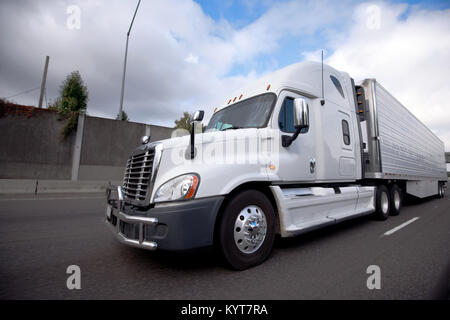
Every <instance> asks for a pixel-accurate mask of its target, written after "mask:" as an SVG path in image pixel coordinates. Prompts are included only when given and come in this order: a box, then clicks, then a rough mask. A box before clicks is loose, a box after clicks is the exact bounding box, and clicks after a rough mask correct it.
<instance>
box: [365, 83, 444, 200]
mask: <svg viewBox="0 0 450 320" xmlns="http://www.w3.org/2000/svg"><path fill="white" fill-rule="evenodd" d="M361 86H362V87H363V88H364V92H365V97H366V100H368V102H369V103H368V104H367V108H368V109H369V110H367V112H368V114H369V117H368V119H367V131H368V140H369V153H371V154H370V156H368V158H369V159H371V160H372V161H375V162H376V161H379V163H378V164H372V165H371V166H367V171H366V177H367V178H374V179H398V180H408V181H432V184H431V186H430V187H429V188H433V190H434V184H436V192H437V181H446V180H447V174H446V171H447V170H446V163H445V149H444V143H443V142H442V141H441V140H440V139H439V138H438V137H437V136H436V135H435V134H434V133H433V132H432V131H431V130H430V129H428V128H427V127H426V126H425V125H424V124H423V123H422V122H421V121H419V120H418V119H417V118H416V117H415V116H414V115H413V114H412V113H411V112H409V110H408V109H406V108H405V107H404V106H403V105H402V104H401V103H400V102H399V101H398V100H397V99H395V98H394V97H393V96H392V95H391V94H390V93H389V92H388V91H387V90H386V89H385V88H384V87H383V86H381V85H380V84H379V83H378V82H377V81H376V80H375V79H366V80H364V81H363V82H362V84H361ZM424 107H426V106H424ZM371 142H372V145H371ZM424 183H425V184H426V182H424ZM408 186H409V188H410V189H411V190H412V189H413V188H414V184H412V183H408ZM412 191H413V190H412ZM414 193H415V192H414V191H413V192H412V194H414ZM419 193H420V192H419ZM425 193H426V192H425ZM434 194H435V193H434Z"/></svg>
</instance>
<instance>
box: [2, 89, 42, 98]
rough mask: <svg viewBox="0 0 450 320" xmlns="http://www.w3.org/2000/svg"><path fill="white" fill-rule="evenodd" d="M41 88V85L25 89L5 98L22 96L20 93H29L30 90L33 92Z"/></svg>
mask: <svg viewBox="0 0 450 320" xmlns="http://www.w3.org/2000/svg"><path fill="white" fill-rule="evenodd" d="M40 88H41V87H37V88H33V89H29V90H25V91H22V92H19V93H16V94H13V95H12V96H9V97H5V99H11V98H14V97H17V96H20V95H22V94H25V93H29V92H32V91H35V90H38V89H40Z"/></svg>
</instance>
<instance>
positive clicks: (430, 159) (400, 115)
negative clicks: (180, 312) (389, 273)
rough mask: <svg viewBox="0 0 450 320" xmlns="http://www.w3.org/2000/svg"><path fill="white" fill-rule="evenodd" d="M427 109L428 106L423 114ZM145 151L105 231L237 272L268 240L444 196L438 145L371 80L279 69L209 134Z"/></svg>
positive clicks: (308, 68)
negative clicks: (216, 257) (201, 251)
mask: <svg viewBox="0 0 450 320" xmlns="http://www.w3.org/2000/svg"><path fill="white" fill-rule="evenodd" d="M424 107H426V106H424ZM202 118H203V112H198V113H196V114H195V116H194V122H193V123H192V128H193V129H192V131H191V133H190V134H189V135H185V136H178V137H174V138H172V139H167V140H163V141H156V142H150V137H148V136H146V137H143V140H142V142H143V144H142V145H141V146H140V147H138V148H137V149H136V150H135V151H134V152H133V153H132V155H131V157H130V159H129V160H128V162H127V164H126V169H125V174H124V179H123V183H122V185H121V186H117V187H111V188H109V189H108V192H107V208H106V224H107V225H108V226H109V228H110V229H111V230H112V231H113V232H114V233H115V234H116V236H117V238H118V239H119V240H120V241H121V242H123V243H124V244H127V245H131V246H135V247H139V248H144V249H149V250H156V249H158V250H186V249H194V248H199V247H204V246H214V247H215V248H216V249H217V250H218V252H220V254H221V256H222V257H223V258H224V261H225V262H226V263H227V264H228V265H230V266H231V267H233V268H235V269H246V268H249V267H251V266H254V265H257V264H259V263H261V262H263V261H264V260H265V259H266V258H267V257H268V256H269V254H270V252H271V250H272V247H273V242H274V239H275V236H276V235H280V236H281V237H289V236H294V235H298V234H301V233H305V232H308V231H310V230H314V229H317V228H321V227H325V226H328V225H333V224H336V223H339V222H340V221H343V220H347V219H350V218H354V217H358V216H362V215H369V214H372V215H373V216H374V217H376V218H377V219H379V220H386V219H387V218H388V217H389V215H397V214H399V213H400V210H401V205H402V201H403V198H404V195H406V194H409V195H412V196H415V197H420V198H423V197H429V196H434V195H437V196H440V197H443V195H444V189H445V184H446V181H447V174H446V164H445V156H444V144H443V142H442V141H441V140H440V139H439V138H438V137H437V136H436V135H435V134H434V133H433V132H432V131H431V130H430V129H428V128H427V127H426V126H425V125H424V124H423V123H421V122H420V121H419V120H418V119H417V118H416V117H415V116H414V115H413V114H412V113H411V112H409V111H408V109H406V108H405V107H404V106H403V105H402V104H401V103H400V102H399V101H397V100H396V99H395V98H394V97H393V96H392V95H391V94H390V93H389V92H388V91H387V90H386V89H385V88H383V87H382V86H381V85H380V84H379V83H378V82H377V81H376V80H375V79H365V80H363V81H360V82H358V83H355V81H354V80H353V79H352V78H351V77H350V76H349V74H347V73H346V72H341V71H338V70H336V69H334V68H332V67H330V66H328V65H323V64H320V63H315V62H303V63H298V64H294V65H291V66H288V67H285V68H283V69H281V70H278V71H276V72H274V73H272V74H269V75H267V76H265V77H264V78H262V79H260V80H258V81H255V82H254V83H253V84H252V85H250V86H249V87H247V88H244V89H241V90H239V91H238V92H236V93H235V94H233V95H231V96H230V97H229V99H227V101H225V102H224V104H223V105H221V106H219V107H217V108H215V109H214V112H213V115H212V116H211V119H210V120H209V123H208V125H207V127H206V130H205V132H203V133H195V132H196V131H195V124H196V122H200V121H201V120H202Z"/></svg>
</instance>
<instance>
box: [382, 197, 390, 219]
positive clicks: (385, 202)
mask: <svg viewBox="0 0 450 320" xmlns="http://www.w3.org/2000/svg"><path fill="white" fill-rule="evenodd" d="M388 209H389V198H388V195H387V193H386V192H383V193H382V194H381V211H383V213H384V214H387V212H388Z"/></svg>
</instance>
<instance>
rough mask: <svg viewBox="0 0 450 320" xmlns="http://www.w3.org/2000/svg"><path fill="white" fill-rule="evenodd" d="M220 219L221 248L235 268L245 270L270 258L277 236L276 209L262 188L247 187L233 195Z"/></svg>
mask: <svg viewBox="0 0 450 320" xmlns="http://www.w3.org/2000/svg"><path fill="white" fill-rule="evenodd" d="M219 223H220V225H219V228H218V232H219V234H218V246H219V250H220V252H221V255H222V257H223V258H224V260H225V262H226V263H227V264H228V265H229V266H231V267H232V268H233V269H236V270H244V269H247V268H250V267H252V266H256V265H258V264H260V263H262V262H263V261H264V260H266V259H267V258H268V256H269V255H270V252H271V251H272V247H273V243H274V240H275V225H276V224H275V212H274V209H273V207H272V204H271V203H270V201H269V200H268V199H267V197H266V196H265V195H264V194H263V193H262V192H260V191H256V190H246V191H243V192H241V193H238V194H236V195H235V196H233V198H231V199H230V201H229V202H228V204H227V205H226V206H225V208H224V211H223V213H222V215H221V218H220V222H219Z"/></svg>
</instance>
